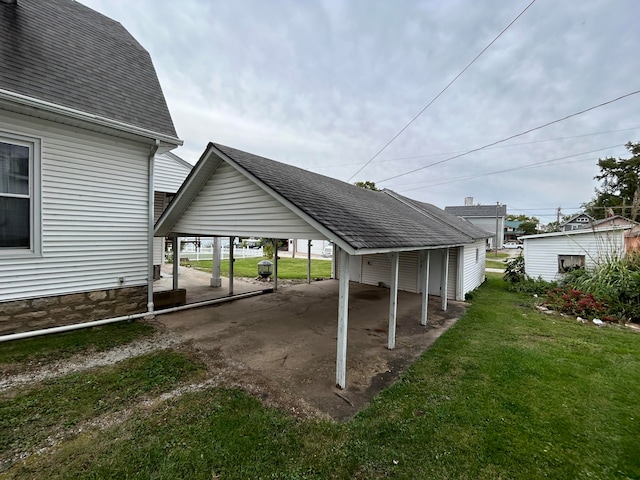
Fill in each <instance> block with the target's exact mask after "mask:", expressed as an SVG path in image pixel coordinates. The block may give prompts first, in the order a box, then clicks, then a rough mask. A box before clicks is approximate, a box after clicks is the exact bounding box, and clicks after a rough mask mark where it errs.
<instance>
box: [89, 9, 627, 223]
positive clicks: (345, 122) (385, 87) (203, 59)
mask: <svg viewBox="0 0 640 480" xmlns="http://www.w3.org/2000/svg"><path fill="white" fill-rule="evenodd" d="M81 1H82V3H84V4H86V5H88V6H89V7H91V8H93V9H95V10H97V11H99V12H101V13H103V14H105V15H107V16H109V17H111V18H113V19H115V20H118V21H119V22H121V23H122V24H123V25H124V26H125V27H126V28H127V29H128V30H129V31H130V32H131V33H132V34H133V35H134V36H135V37H136V39H137V40H138V41H139V42H140V43H141V44H142V45H143V46H144V47H145V48H146V49H147V50H148V51H149V52H150V54H151V57H152V58H153V61H154V64H155V66H156V70H157V72H158V76H159V78H160V83H161V84H162V87H163V90H164V93H165V96H166V98H167V103H168V104H169V110H170V111H171V114H172V116H173V120H174V123H175V125H176V129H177V131H178V135H179V136H180V138H182V139H183V140H184V146H183V147H181V148H179V149H178V150H176V151H175V153H176V154H178V155H180V156H181V157H183V158H184V159H185V160H187V161H189V162H191V163H195V162H196V161H197V160H198V157H199V156H200V154H201V153H202V151H203V150H204V148H205V146H206V144H207V143H208V142H209V141H215V142H218V143H222V144H226V145H229V146H233V147H235V148H239V149H242V150H246V151H248V152H251V153H255V154H258V155H262V156H265V157H268V158H272V159H274V160H279V161H282V162H285V163H289V164H292V165H296V166H299V167H302V168H306V169H309V170H313V171H315V172H318V173H321V174H324V175H328V176H331V177H335V178H339V179H341V180H345V181H351V182H353V181H357V180H371V181H374V182H376V183H377V184H378V186H379V187H388V188H392V189H393V190H396V191H397V192H399V193H402V194H405V195H407V196H410V197H413V198H415V199H418V200H421V201H426V202H430V203H433V204H435V205H437V206H440V207H444V206H446V205H461V204H463V200H464V198H465V197H473V198H474V203H482V204H492V203H495V202H500V203H503V204H507V205H508V209H509V213H515V214H519V213H525V214H528V215H536V216H538V217H539V218H541V220H542V221H543V223H546V222H548V221H551V220H554V219H555V208H557V207H558V206H560V207H562V212H563V213H566V214H568V213H573V212H575V211H577V210H578V208H579V206H580V204H581V203H583V202H585V201H588V200H589V199H590V198H591V197H592V196H593V193H594V188H595V186H596V185H597V183H596V182H595V181H594V180H593V176H594V175H596V174H597V173H598V168H597V160H598V158H601V157H607V156H615V157H626V154H627V151H626V149H625V148H624V144H625V143H626V142H628V141H634V142H637V141H640V115H639V114H638V113H639V112H640V94H635V95H632V96H629V97H627V98H624V99H622V100H619V101H617V102H614V103H611V104H609V105H606V106H603V107H600V108H597V109H595V110H593V111H590V112H588V113H585V114H582V115H579V116H576V117H574V118H571V119H569V120H566V121H562V122H559V123H557V124H554V125H551V126H548V127H546V128H543V129H540V130H536V131H535V132H532V133H529V134H527V135H523V136H520V137H518V138H515V139H513V140H511V141H509V142H505V143H501V144H500V145H497V146H496V147H498V148H496V147H494V148H487V149H484V150H482V151H479V152H475V153H471V154H469V155H465V156H461V157H459V158H455V159H451V160H448V159H449V158H450V157H453V156H455V155H457V154H459V153H464V152H466V151H468V150H471V149H475V148H478V147H482V146H484V145H487V144H490V143H493V142H496V141H499V140H502V139H504V138H506V137H510V136H511V135H515V134H518V133H520V132H524V131H526V130H529V129H531V128H534V127H537V126H540V125H543V124H546V123H548V122H551V121H554V120H557V119H560V118H562V117H565V116H567V115H571V114H573V113H576V112H579V111H581V110H585V109H587V108H589V107H592V106H595V105H598V104H601V103H604V102H607V101H609V100H612V99H614V98H617V97H620V96H623V95H626V94H628V93H631V92H634V91H637V90H640V76H639V72H640V54H639V53H638V46H640V22H638V18H640V2H638V1H637V0H590V1H588V2H586V1H584V0H563V1H558V0H536V1H535V2H534V4H533V5H532V6H531V7H530V8H529V9H528V10H527V11H526V12H525V13H524V14H523V15H522V16H521V17H520V18H519V19H518V20H517V21H516V22H515V23H514V24H513V25H512V26H511V27H510V28H509V29H508V30H507V31H506V32H505V33H504V34H503V35H502V36H501V37H500V38H499V39H498V40H497V41H496V42H495V43H494V44H493V45H492V46H491V47H490V48H489V49H488V50H487V51H486V52H485V53H484V54H483V55H482V56H481V57H480V58H479V59H478V60H477V61H476V62H475V63H474V64H473V65H472V66H471V67H470V68H469V69H468V70H467V71H466V72H465V73H464V74H463V75H462V76H461V77H460V78H459V79H458V80H457V81H455V82H454V83H453V84H452V85H451V86H450V87H449V88H448V89H447V90H446V91H445V92H444V93H443V94H442V95H441V96H440V97H439V98H438V99H437V100H436V101H435V102H434V103H433V104H432V105H431V106H430V107H429V108H427V109H426V110H425V111H424V113H422V114H421V115H420V116H419V117H418V119H417V120H415V122H413V123H412V124H411V125H410V126H409V127H408V128H407V129H406V130H405V131H404V132H403V133H402V134H401V135H400V136H399V137H398V138H397V139H396V140H395V141H393V142H392V143H391V144H390V145H389V146H388V147H387V148H386V149H385V150H384V151H383V152H382V153H380V154H379V155H378V156H377V157H376V158H375V159H374V160H373V161H371V162H370V163H369V164H368V165H366V167H365V168H364V169H362V170H361V171H360V172H359V173H357V175H356V176H354V174H356V172H358V170H359V169H361V167H363V166H364V165H365V164H367V162H369V161H370V160H371V159H372V158H373V157H374V155H376V153H377V152H378V151H379V150H380V149H382V148H383V147H384V146H385V144H386V143H387V142H388V141H389V140H391V139H392V138H393V137H394V135H396V134H397V133H398V132H399V131H400V130H401V129H402V128H403V127H404V126H405V125H407V123H409V122H410V121H411V120H412V118H414V117H415V116H416V115H417V114H418V113H419V112H420V111H421V110H422V109H423V108H424V107H425V106H426V105H427V104H428V103H429V102H430V101H431V100H432V99H433V98H434V97H435V96H436V95H437V94H438V93H439V92H440V91H441V90H442V89H443V88H444V87H445V86H446V85H447V84H448V83H449V82H450V81H451V80H452V79H453V78H454V77H455V76H456V75H457V74H458V73H460V71H461V70H462V69H463V68H464V67H465V66H466V65H467V64H468V63H469V62H470V61H471V60H472V59H473V58H474V57H475V56H476V55H477V54H478V53H479V52H480V51H481V50H482V49H483V48H484V47H485V46H487V44H489V42H491V41H492V40H493V39H494V38H495V37H496V36H497V35H498V34H499V33H500V31H502V29H503V28H505V27H506V26H507V25H508V24H509V23H510V22H511V21H512V20H513V19H514V18H516V17H517V16H518V14H520V13H521V12H522V11H523V10H524V9H525V8H526V7H527V5H529V3H530V2H531V0H513V1H508V2H507V1H504V0H486V1H483V2H478V1H475V0H464V1H462V0H460V1H458V0H447V1H444V0H428V1H418V0H415V1H413V0H411V1H410V0H400V1H391V0H387V1H382V0H353V1H351V0H324V1H320V0H318V1H311V0H309V1H300V0H295V1H294V0H290V1H281V0H270V1H268V2H267V1H262V0H253V1H244V0H234V1H210V0H181V1H179V2H176V1H166V0H135V1H131V0H81ZM437 162H440V163H438V164H437V165H431V164H434V163H437ZM535 163H541V166H536V167H530V166H531V165H532V164H535ZM423 167H425V168H423ZM417 169H420V170H417ZM416 170H417V171H416ZM503 170H510V171H507V172H502V173H496V172H499V171H503ZM406 172H412V173H409V174H406V175H402V174H404V173H406ZM352 177H353V178H352ZM391 177H394V178H391Z"/></svg>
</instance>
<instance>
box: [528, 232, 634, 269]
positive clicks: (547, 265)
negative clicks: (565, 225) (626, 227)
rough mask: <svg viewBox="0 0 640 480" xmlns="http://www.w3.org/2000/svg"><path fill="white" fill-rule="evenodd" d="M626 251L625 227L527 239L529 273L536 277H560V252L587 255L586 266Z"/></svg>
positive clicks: (590, 266) (592, 265) (562, 253)
mask: <svg viewBox="0 0 640 480" xmlns="http://www.w3.org/2000/svg"><path fill="white" fill-rule="evenodd" d="M623 251H624V232H623V230H614V231H596V232H594V231H592V230H591V229H588V230H585V231H584V232H582V231H581V232H579V233H572V234H567V235H556V236H542V237H538V238H524V265H525V272H526V274H527V275H528V276H530V277H532V278H538V277H541V278H542V279H543V280H547V281H554V280H558V279H559V278H560V277H561V276H562V274H560V273H558V255H584V256H585V264H586V268H588V269H589V268H593V267H594V266H595V265H596V263H597V262H599V261H601V260H603V259H605V258H607V257H611V256H620V255H621V254H622V253H623Z"/></svg>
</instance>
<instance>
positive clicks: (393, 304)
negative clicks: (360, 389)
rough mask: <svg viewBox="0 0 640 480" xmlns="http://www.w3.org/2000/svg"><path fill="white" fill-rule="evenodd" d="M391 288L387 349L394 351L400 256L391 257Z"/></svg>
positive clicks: (392, 255)
mask: <svg viewBox="0 0 640 480" xmlns="http://www.w3.org/2000/svg"><path fill="white" fill-rule="evenodd" d="M390 256H391V288H390V289H389V332H388V343H387V347H388V348H389V350H393V349H394V348H395V347H396V316H397V313H398V264H399V263H400V261H399V260H400V254H399V253H397V252H396V253H392V254H391V255H390Z"/></svg>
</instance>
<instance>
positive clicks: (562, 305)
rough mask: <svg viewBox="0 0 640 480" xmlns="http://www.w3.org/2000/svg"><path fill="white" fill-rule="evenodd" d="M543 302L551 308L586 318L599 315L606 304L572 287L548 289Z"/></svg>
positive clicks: (603, 310)
mask: <svg viewBox="0 0 640 480" xmlns="http://www.w3.org/2000/svg"><path fill="white" fill-rule="evenodd" d="M545 303H546V305H548V306H549V307H550V308H551V309H552V310H556V311H558V312H562V313H567V314H569V315H578V316H581V317H587V318H594V317H601V316H603V315H604V314H605V312H606V311H607V306H606V305H605V304H604V303H602V302H600V301H598V300H596V298H595V297H594V296H593V295H591V294H590V293H584V292H583V291H581V290H574V289H566V288H554V289H553V290H549V291H548V292H547V301H546V302H545Z"/></svg>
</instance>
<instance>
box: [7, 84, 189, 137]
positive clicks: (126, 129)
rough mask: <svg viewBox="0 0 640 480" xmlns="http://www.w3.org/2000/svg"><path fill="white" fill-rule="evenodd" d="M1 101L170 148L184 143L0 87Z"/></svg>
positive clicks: (165, 135)
mask: <svg viewBox="0 0 640 480" xmlns="http://www.w3.org/2000/svg"><path fill="white" fill-rule="evenodd" d="M1 101H5V102H11V103H15V104H18V105H22V106H26V107H30V108H35V109H38V110H43V111H46V112H49V113H52V114H55V115H60V116H64V117H68V118H72V119H74V120H79V121H82V122H87V123H91V124H95V125H99V126H101V127H106V128H110V129H113V130H116V131H120V132H123V133H127V134H131V135H134V136H138V137H144V138H149V139H153V140H159V141H160V142H161V143H164V144H167V145H168V146H172V148H175V147H177V146H180V145H182V144H183V143H184V142H183V141H182V140H180V139H179V138H178V137H174V136H172V135H167V134H166V133H159V132H154V131H152V130H148V129H146V128H142V127H138V126H136V125H131V124H128V123H124V122H120V121H118V120H113V119H110V118H106V117H101V116H99V115H94V114H91V113H87V112H83V111H81V110H76V109H73V108H69V107H65V106H63V105H57V104H55V103H51V102H47V101H44V100H39V99H37V98H33V97H29V96H27V95H22V94H20V93H15V92H11V91H9V90H4V89H1V88H0V102H1Z"/></svg>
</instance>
